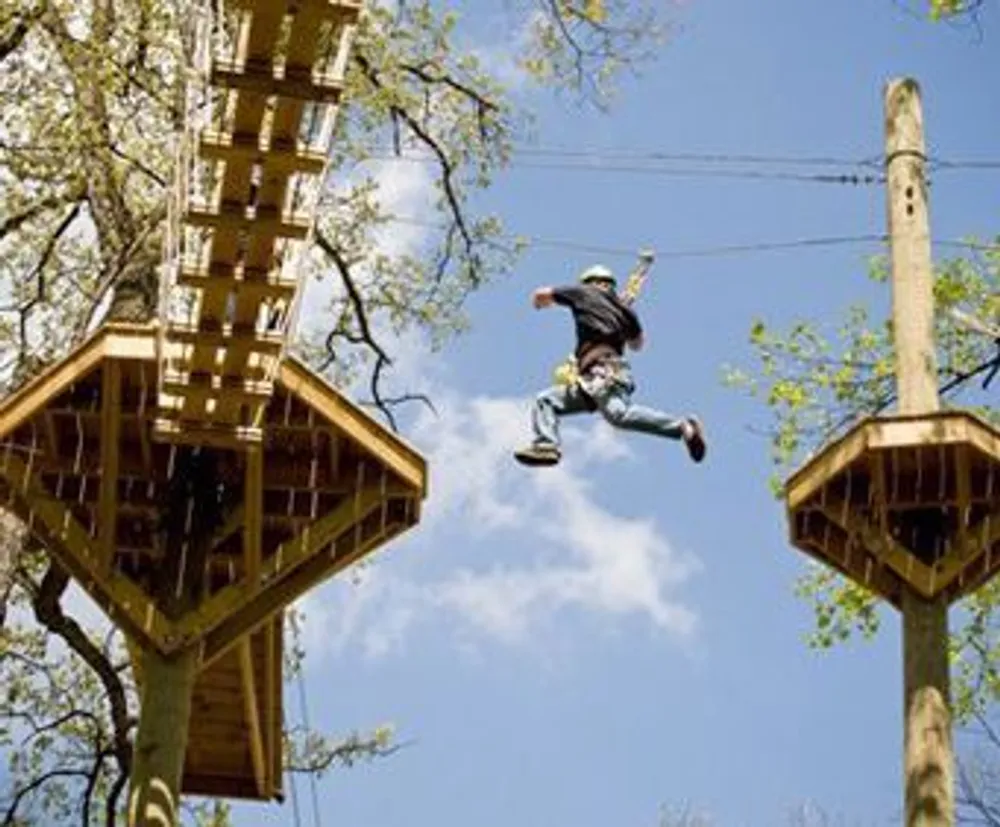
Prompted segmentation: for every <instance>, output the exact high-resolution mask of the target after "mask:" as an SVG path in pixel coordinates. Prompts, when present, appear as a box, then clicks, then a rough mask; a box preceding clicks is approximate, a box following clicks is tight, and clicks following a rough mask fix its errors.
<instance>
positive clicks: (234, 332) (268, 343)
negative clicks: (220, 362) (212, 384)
mask: <svg viewBox="0 0 1000 827" xmlns="http://www.w3.org/2000/svg"><path fill="white" fill-rule="evenodd" d="M167 338H168V339H169V340H170V341H172V342H177V343H178V344H182V345H193V344H200V345H202V346H204V347H214V348H237V347H238V348H242V349H244V350H246V351H251V352H258V353H268V354H278V353H280V352H281V348H282V347H283V346H284V337H282V336H275V335H274V334H268V333H264V332H257V331H256V330H253V329H252V328H251V329H249V330H247V329H241V328H240V327H238V326H237V325H233V324H224V325H222V329H221V330H199V329H198V328H196V327H193V326H188V325H183V326H182V325H171V326H170V327H169V329H168V330H167Z"/></svg>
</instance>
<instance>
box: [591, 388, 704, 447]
mask: <svg viewBox="0 0 1000 827" xmlns="http://www.w3.org/2000/svg"><path fill="white" fill-rule="evenodd" d="M597 404H598V407H599V408H600V410H601V413H602V414H603V415H604V418H605V419H606V420H607V421H608V422H609V423H611V424H612V425H614V426H615V427H616V428H621V429H623V430H626V431H639V432H640V433H645V434H654V435H656V436H662V437H666V438H667V439H683V440H684V443H685V445H687V448H688V453H690V454H691V458H692V459H693V460H694V461H695V462H701V461H702V459H704V457H705V438H704V435H703V433H702V428H701V423H700V422H699V421H698V420H697V418H695V417H693V416H687V417H683V418H677V417H673V416H670V415H669V414H667V413H664V412H663V411H659V410H656V409H654V408H647V407H645V406H643V405H636V404H634V403H633V402H632V395H631V393H630V392H629V391H628V390H627V389H626V388H623V387H622V386H620V385H616V386H615V387H613V388H609V389H608V391H607V393H605V394H603V395H602V396H601V397H600V398H599V399H598V400H597Z"/></svg>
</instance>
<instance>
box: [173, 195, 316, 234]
mask: <svg viewBox="0 0 1000 827" xmlns="http://www.w3.org/2000/svg"><path fill="white" fill-rule="evenodd" d="M184 218H185V220H186V221H187V223H189V224H191V226H193V227H208V228H210V229H220V228H225V229H228V230H231V231H235V232H248V233H254V234H256V235H260V236H279V237H281V238H293V239H296V240H302V239H304V238H305V237H306V236H307V235H308V234H309V227H310V226H311V223H310V222H308V221H300V220H297V219H296V218H295V217H294V216H281V215H279V214H268V213H265V212H261V211H256V212H255V211H253V210H252V209H249V208H246V207H244V206H237V207H230V206H228V205H227V204H225V203H223V204H222V205H221V206H220V207H219V209H218V210H212V209H190V210H188V211H187V214H186V215H185V217H184Z"/></svg>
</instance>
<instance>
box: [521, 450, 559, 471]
mask: <svg viewBox="0 0 1000 827" xmlns="http://www.w3.org/2000/svg"><path fill="white" fill-rule="evenodd" d="M514 459H516V460H517V461H518V462H519V463H521V465H529V466H532V467H538V466H545V465H557V464H558V463H559V452H558V451H545V450H541V451H540V450H538V449H537V448H526V449H524V450H523V451H515V452H514Z"/></svg>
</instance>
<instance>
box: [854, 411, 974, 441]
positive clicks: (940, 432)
mask: <svg viewBox="0 0 1000 827" xmlns="http://www.w3.org/2000/svg"><path fill="white" fill-rule="evenodd" d="M866 430H867V432H868V446H869V447H870V448H882V449H888V448H906V447H910V446H919V445H925V446H931V447H933V446H936V445H950V444H954V443H956V442H965V441H967V440H968V438H969V421H968V420H967V419H966V418H965V417H963V416H949V415H944V416H940V415H938V416H921V417H908V418H893V419H878V420H874V421H872V422H871V423H869V424H868V425H867V426H866Z"/></svg>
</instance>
